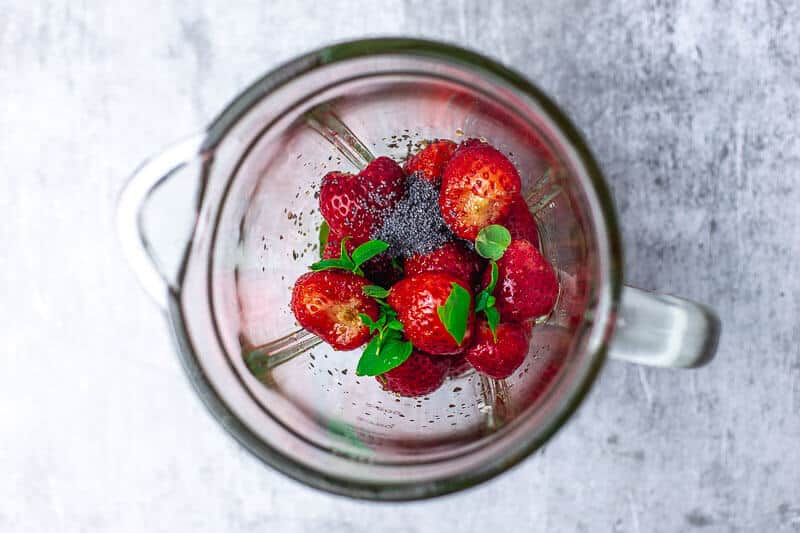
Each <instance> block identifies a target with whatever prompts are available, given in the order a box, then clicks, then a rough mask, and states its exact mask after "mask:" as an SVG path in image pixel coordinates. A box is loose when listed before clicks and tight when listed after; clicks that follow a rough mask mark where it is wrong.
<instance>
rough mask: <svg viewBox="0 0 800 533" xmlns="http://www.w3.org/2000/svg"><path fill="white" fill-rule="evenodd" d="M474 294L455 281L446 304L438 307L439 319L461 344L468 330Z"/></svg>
mask: <svg viewBox="0 0 800 533" xmlns="http://www.w3.org/2000/svg"><path fill="white" fill-rule="evenodd" d="M471 301H472V296H471V295H470V293H469V291H468V290H467V289H465V288H464V287H462V286H461V285H460V284H458V283H456V282H453V283H452V289H450V296H448V297H447V301H446V302H445V303H444V305H440V306H439V307H437V308H436V314H438V315H439V320H441V321H442V324H444V327H445V329H446V330H447V332H448V333H449V334H450V335H451V336H452V337H453V339H454V340H455V341H456V342H457V343H458V345H459V346H461V343H462V342H463V341H464V335H465V334H466V332H467V320H468V319H469V304H470V302H471Z"/></svg>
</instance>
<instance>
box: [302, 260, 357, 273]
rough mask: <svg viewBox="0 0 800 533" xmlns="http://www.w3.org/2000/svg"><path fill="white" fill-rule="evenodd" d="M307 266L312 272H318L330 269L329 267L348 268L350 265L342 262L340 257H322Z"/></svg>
mask: <svg viewBox="0 0 800 533" xmlns="http://www.w3.org/2000/svg"><path fill="white" fill-rule="evenodd" d="M309 268H310V269H311V270H313V271H314V272H319V271H320V270H330V269H331V268H341V269H343V270H350V265H349V264H347V263H346V262H343V261H342V260H341V259H323V260H322V261H318V262H316V263H314V264H313V265H311V266H310V267H309Z"/></svg>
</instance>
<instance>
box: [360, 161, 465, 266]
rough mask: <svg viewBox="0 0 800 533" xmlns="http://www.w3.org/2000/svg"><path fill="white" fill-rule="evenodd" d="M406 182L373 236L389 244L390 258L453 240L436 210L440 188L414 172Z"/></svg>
mask: <svg viewBox="0 0 800 533" xmlns="http://www.w3.org/2000/svg"><path fill="white" fill-rule="evenodd" d="M406 185H407V189H406V193H405V195H404V196H403V198H401V199H400V201H399V202H397V204H396V205H395V207H394V209H393V210H392V211H391V212H390V213H389V214H388V215H387V216H386V218H385V219H384V221H383V225H382V226H381V227H380V228H378V230H377V231H375V233H374V234H373V235H372V238H373V239H380V240H383V241H386V242H388V243H389V249H388V250H387V253H388V255H389V256H390V257H392V258H397V257H406V258H407V257H411V256H412V255H414V254H425V253H428V252H432V251H434V250H436V249H437V248H440V247H441V246H442V245H443V244H444V243H446V242H448V241H451V240H453V239H454V235H453V232H451V231H450V228H448V227H447V224H445V222H444V219H443V218H442V214H441V212H440V211H439V190H438V189H437V188H436V187H435V186H434V185H432V184H431V183H430V182H428V181H426V180H425V179H423V178H421V177H420V176H417V175H416V174H412V175H411V176H409V177H408V180H407V183H406Z"/></svg>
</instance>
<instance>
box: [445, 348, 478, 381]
mask: <svg viewBox="0 0 800 533" xmlns="http://www.w3.org/2000/svg"><path fill="white" fill-rule="evenodd" d="M470 368H472V365H470V364H469V361H467V358H466V357H465V356H464V354H463V353H462V354H459V355H454V356H452V357H451V358H450V370H449V371H448V372H447V375H448V377H458V376H460V375H461V374H463V373H464V372H466V371H467V370H469V369H470Z"/></svg>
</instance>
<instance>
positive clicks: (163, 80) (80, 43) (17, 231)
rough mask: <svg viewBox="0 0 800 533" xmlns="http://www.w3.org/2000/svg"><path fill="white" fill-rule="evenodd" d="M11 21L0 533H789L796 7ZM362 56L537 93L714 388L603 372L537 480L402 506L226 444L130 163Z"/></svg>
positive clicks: (799, 513)
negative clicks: (171, 322) (576, 138)
mask: <svg viewBox="0 0 800 533" xmlns="http://www.w3.org/2000/svg"><path fill="white" fill-rule="evenodd" d="M0 4H2V5H0V164H1V165H2V177H1V178H0V212H1V213H2V216H3V220H4V221H3V223H2V224H0V247H1V248H0V249H1V250H2V251H1V252H0V298H2V305H0V338H2V349H0V355H1V356H2V368H1V369H0V432H2V433H1V434H0V472H2V475H0V531H4V532H5V531H13V532H17V531H20V532H22V531H32V532H39V531H59V532H77V531H113V532H119V533H124V532H136V533H139V532H142V531H149V532H159V531H164V532H174V531H195V532H220V531H235V532H239V531H280V532H283V533H292V532H301V531H302V532H306V531H308V532H326V533H336V532H353V533H360V532H371V531H390V532H394V533H412V532H423V531H444V530H453V531H459V532H468V531H476V532H477V531H486V530H495V531H617V532H619V531H630V532H674V531H689V530H694V529H695V528H697V529H698V530H702V531H759V532H761V531H763V532H766V531H770V532H772V531H800V351H799V349H798V344H800V327H799V326H798V322H797V320H798V316H799V315H800V267H798V264H799V262H798V257H800V237H798V227H800V207H798V204H799V203H800V188H799V187H797V185H796V184H797V183H798V171H799V170H800V38H798V35H800V4H798V3H797V2H792V1H786V2H780V1H777V0H772V1H750V0H728V1H725V0H720V1H714V2H710V1H702V0H691V1H689V0H685V1H669V0H652V1H646V0H638V1H624V2H623V1H611V2H607V1H602V2H600V1H598V2H591V3H588V2H582V1H552V2H530V3H529V2H525V1H523V0H518V1H507V2H499V1H492V2H466V1H464V2H450V3H445V2H421V1H420V2H392V1H388V0H384V1H382V2H368V3H367V2H365V3H364V5H360V6H358V5H357V2H354V1H325V2H317V1H300V2H295V1H286V2H283V3H275V2H264V1H262V0H253V1H247V2H245V1H241V2H231V1H222V0H216V1H215V0H204V1H198V2H191V1H178V0H172V1H162V0H139V1H136V2H116V1H101V0H97V1H83V2H59V1H57V0H35V1H31V2H14V1H13V0H5V1H3V2H0ZM376 34H408V35H423V36H428V37H433V38H440V39H444V40H449V41H453V42H456V43H460V44H463V45H467V46H470V47H473V48H476V49H478V50H480V51H482V52H484V53H487V54H489V55H491V56H494V57H496V58H498V59H499V60H501V61H502V62H504V63H506V64H509V65H513V66H514V67H515V68H517V69H519V70H521V71H522V72H523V73H525V74H526V75H528V76H529V77H530V78H531V79H533V80H535V81H536V82H537V83H538V84H540V85H541V86H542V87H543V88H544V89H545V90H547V91H548V92H549V93H550V94H551V95H552V96H553V97H554V98H555V99H556V100H557V101H558V102H559V103H560V104H561V105H563V106H564V107H565V108H566V109H567V111H568V112H569V114H570V115H571V116H572V117H573V118H574V120H575V122H576V123H577V124H578V125H579V126H580V127H581V128H582V129H583V130H584V131H585V133H586V135H587V137H588V138H589V139H590V141H591V142H592V144H593V146H594V148H595V151H596V154H597V156H598V158H599V160H600V162H601V163H602V165H603V167H604V168H605V170H606V172H607V175H608V177H609V180H610V182H611V185H612V187H613V190H614V195H615V198H616V201H617V204H618V207H619V210H620V212H621V217H622V221H623V225H624V228H625V229H624V237H625V241H626V247H627V266H628V280H629V282H631V283H633V284H636V285H639V286H643V287H647V288H653V289H659V290H664V291H668V292H672V293H675V294H680V295H686V296H691V297H694V298H696V299H698V300H701V301H705V302H708V303H710V304H711V305H713V306H714V307H716V308H717V309H718V310H719V311H720V314H721V316H722V320H723V324H724V333H723V339H722V344H721V347H720V351H719V356H718V359H717V360H716V361H715V362H714V363H713V364H712V365H711V366H709V367H707V368H704V369H702V370H699V371H695V372H690V371H661V370H654V369H648V368H640V367H636V366H629V365H625V364H622V363H615V362H611V363H610V364H608V366H607V367H606V369H605V373H604V374H603V376H602V377H601V379H600V380H599V382H598V384H597V386H596V387H595V388H594V390H593V392H592V394H591V395H590V397H589V399H588V401H587V402H586V403H585V404H584V406H583V407H582V409H581V410H580V411H579V413H578V415H577V416H576V417H575V418H574V420H573V421H572V422H571V423H570V424H569V425H568V426H567V427H566V428H565V429H563V430H562V431H561V432H560V433H559V434H558V435H557V436H556V438H554V439H553V440H552V441H551V442H550V443H549V444H548V445H547V447H546V448H545V450H544V451H543V452H541V453H539V454H538V455H536V456H534V457H532V458H530V459H529V460H528V461H526V462H525V463H524V464H523V465H522V466H520V467H518V468H516V469H514V470H512V471H511V472H509V473H507V474H505V475H503V476H501V477H500V478H498V479H496V480H494V481H492V482H489V483H487V484H485V485H483V486H481V487H479V488H477V489H473V490H470V491H467V492H465V493H462V494H458V495H454V496H450V497H445V498H441V499H438V500H434V501H428V502H421V503H413V504H407V505H376V504H370V503H363V502H355V501H350V500H346V499H342V498H336V497H331V496H328V495H325V494H322V493H318V492H315V491H312V490H310V489H307V488H304V487H302V486H300V485H298V484H297V483H295V482H293V481H290V480H288V479H285V478H284V477H282V476H280V475H278V474H276V473H274V472H272V471H271V470H268V469H266V468H263V467H262V466H261V465H260V464H259V463H258V462H257V461H256V460H255V459H253V458H252V457H251V456H250V455H249V454H248V453H246V452H245V451H243V450H242V449H241V448H240V447H239V446H238V445H237V444H236V443H235V442H234V441H233V440H232V439H231V438H229V437H228V436H227V435H226V434H224V433H223V432H222V431H221V430H220V429H219V427H218V426H217V424H216V423H215V422H214V421H213V420H212V419H211V418H210V417H209V416H208V415H207V414H206V412H205V410H204V409H203V408H202V407H201V405H200V402H199V401H198V400H197V399H196V398H195V396H194V394H193V392H192V390H191V388H190V386H189V384H188V383H187V381H186V380H185V379H184V377H183V375H182V373H181V370H180V368H179V365H178V362H177V359H176V358H175V357H174V355H173V351H172V350H173V349H172V345H171V343H170V340H169V337H168V334H167V329H166V327H165V324H164V321H163V319H162V317H161V316H160V315H159V313H158V312H157V310H156V308H155V306H154V305H153V304H151V302H149V301H148V300H147V299H146V297H145V296H144V294H143V293H142V292H141V291H140V289H139V288H138V287H137V285H136V283H135V281H134V279H133V277H132V276H131V275H130V273H129V271H128V269H127V268H126V265H125V264H124V262H123V260H122V259H121V256H120V253H119V248H118V246H117V243H116V238H115V234H114V232H113V227H112V219H113V212H114V201H115V196H116V194H117V192H118V190H119V188H120V186H121V185H122V183H123V181H124V179H125V177H126V176H127V175H128V174H129V173H130V171H131V170H132V169H133V168H134V167H135V166H136V165H137V164H138V163H139V162H140V160H141V159H142V158H143V157H144V156H145V155H148V154H149V153H151V152H153V151H155V150H157V149H159V148H161V147H162V146H164V145H165V144H167V143H168V142H171V141H173V140H175V139H178V138H180V137H182V136H183V135H185V134H187V133H189V132H192V131H195V130H197V129H199V128H201V127H202V126H203V125H204V124H205V123H206V122H207V121H208V120H209V119H210V118H211V117H212V116H213V115H214V114H215V113H216V112H217V111H218V110H219V109H220V108H221V107H222V106H223V105H224V104H225V103H226V102H227V101H228V100H229V99H230V98H231V97H232V96H234V95H235V94H236V93H237V91H238V90H240V89H241V88H242V87H243V86H244V85H245V84H246V83H248V82H249V81H251V80H252V79H254V78H255V77H256V76H257V75H259V74H261V73H262V72H264V71H265V70H267V69H269V68H271V67H272V66H274V65H276V64H277V63H278V62H281V61H284V60H286V59H288V58H290V57H292V56H294V55H296V54H298V53H300V52H302V51H305V50H307V49H309V48H311V47H315V46H318V45H320V44H323V43H327V42H330V41H332V40H338V39H343V38H347V37H356V36H364V35H376Z"/></svg>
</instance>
